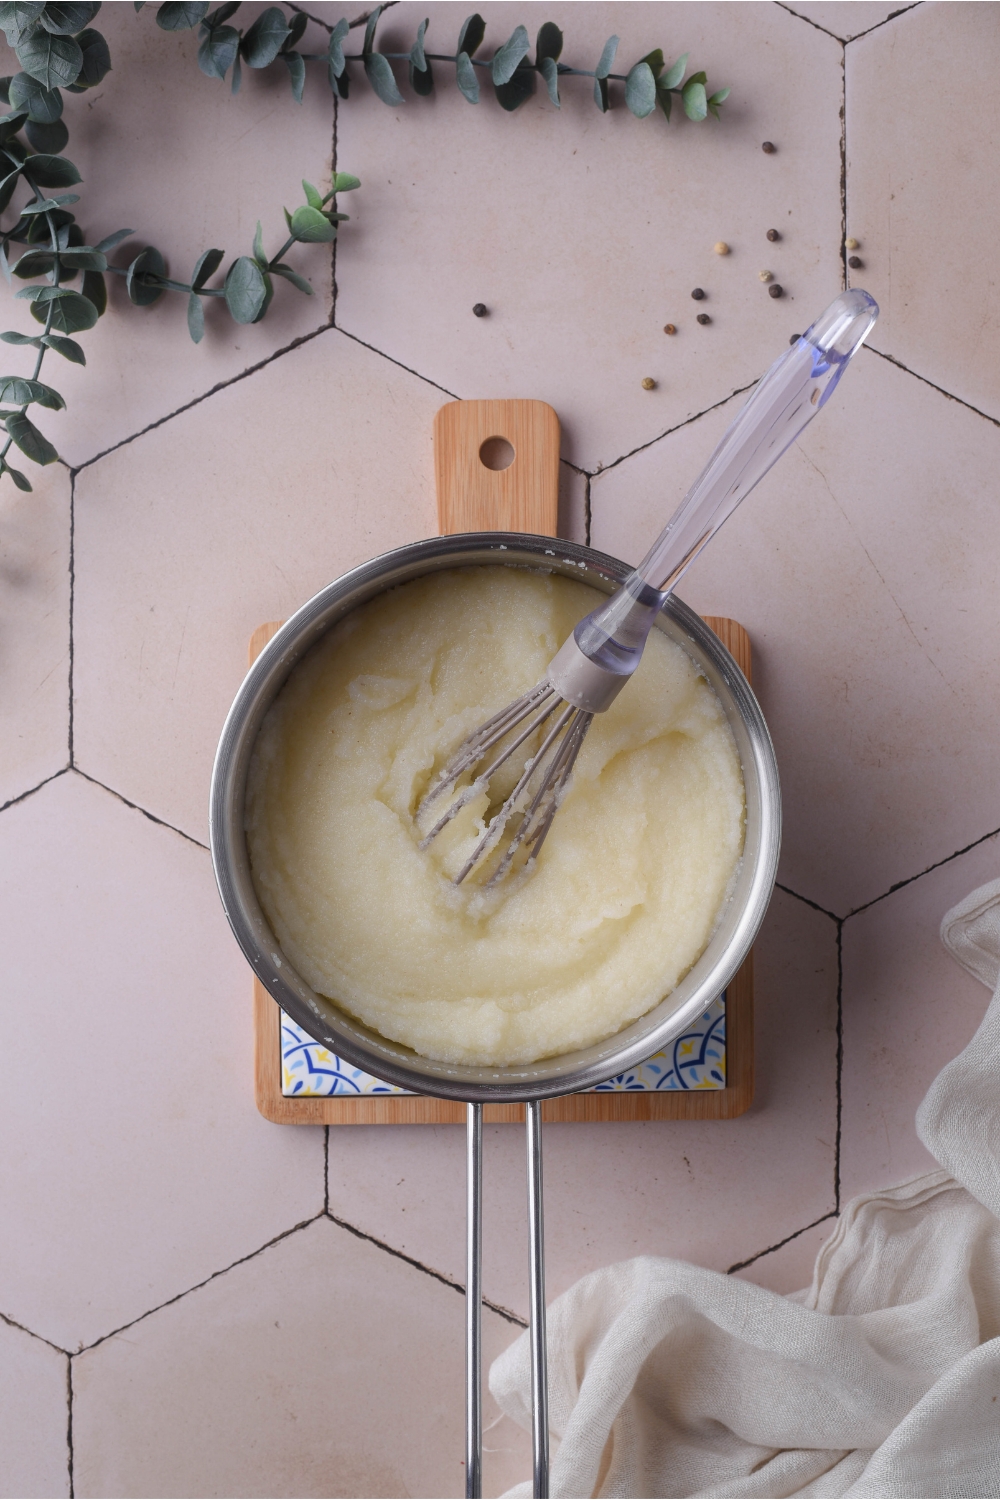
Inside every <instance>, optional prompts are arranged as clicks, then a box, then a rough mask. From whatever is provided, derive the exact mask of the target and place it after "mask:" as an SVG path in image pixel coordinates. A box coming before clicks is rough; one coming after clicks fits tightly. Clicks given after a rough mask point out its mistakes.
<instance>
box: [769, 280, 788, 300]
mask: <svg viewBox="0 0 1000 1500" xmlns="http://www.w3.org/2000/svg"><path fill="white" fill-rule="evenodd" d="M767 295H768V296H769V297H783V296H784V295H785V288H784V287H783V286H779V285H778V283H777V282H775V283H774V285H773V286H769V287H768V289H767Z"/></svg>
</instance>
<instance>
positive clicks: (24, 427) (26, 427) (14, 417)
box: [7, 411, 59, 464]
mask: <svg viewBox="0 0 1000 1500" xmlns="http://www.w3.org/2000/svg"><path fill="white" fill-rule="evenodd" d="M7 431H8V432H9V433H10V436H11V437H12V438H13V439H14V442H15V443H16V444H17V446H18V447H19V448H20V450H21V452H22V453H23V454H24V456H25V457H26V458H30V459H31V460H32V461H33V462H34V463H36V464H54V463H55V462H56V460H57V459H58V457H59V454H58V453H57V452H56V450H55V448H53V446H52V444H51V443H50V442H49V440H48V438H47V437H44V436H43V434H42V433H40V432H39V430H38V428H37V427H36V426H35V424H34V422H31V421H29V420H28V418H27V417H26V416H25V415H24V413H23V412H20V411H15V412H11V414H10V416H9V417H8V418H7Z"/></svg>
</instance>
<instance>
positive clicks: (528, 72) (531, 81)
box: [493, 60, 538, 112]
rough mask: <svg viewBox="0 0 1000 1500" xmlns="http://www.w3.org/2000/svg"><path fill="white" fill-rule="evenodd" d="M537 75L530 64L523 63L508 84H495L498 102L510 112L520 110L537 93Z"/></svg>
mask: <svg viewBox="0 0 1000 1500" xmlns="http://www.w3.org/2000/svg"><path fill="white" fill-rule="evenodd" d="M537 76H538V75H537V74H536V72H535V70H534V68H533V67H532V66H531V64H530V63H529V62H526V61H523V60H522V61H521V62H520V63H519V64H518V66H517V67H516V68H515V70H514V72H513V74H512V76H511V77H510V78H508V80H507V82H506V83H495V84H494V85H493V92H494V94H496V96H497V102H498V103H499V104H500V105H501V107H502V108H503V109H505V110H507V111H508V112H512V111H513V110H515V109H519V108H520V107H521V105H522V104H523V103H524V102H525V100H526V99H530V98H531V96H532V94H533V93H534V92H535V79H536V78H537Z"/></svg>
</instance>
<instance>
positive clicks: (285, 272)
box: [271, 261, 313, 297]
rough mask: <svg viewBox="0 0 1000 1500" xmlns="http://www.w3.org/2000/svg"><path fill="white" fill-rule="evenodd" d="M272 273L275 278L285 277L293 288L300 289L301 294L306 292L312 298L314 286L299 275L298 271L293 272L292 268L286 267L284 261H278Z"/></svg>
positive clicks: (272, 268)
mask: <svg viewBox="0 0 1000 1500" xmlns="http://www.w3.org/2000/svg"><path fill="white" fill-rule="evenodd" d="M271 271H272V272H273V273H274V275H275V276H283V277H284V278H285V280H286V281H290V282H291V283H292V286H296V287H298V289H299V291H300V292H305V294H306V296H307V297H311V296H312V294H313V289H312V286H311V285H310V284H309V282H308V281H307V280H306V278H305V277H304V276H300V275H299V273H298V271H293V270H292V268H291V266H286V265H285V264H284V263H283V262H282V261H277V262H276V263H275V264H274V265H273V266H272V267H271Z"/></svg>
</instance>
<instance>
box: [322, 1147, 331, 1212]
mask: <svg viewBox="0 0 1000 1500" xmlns="http://www.w3.org/2000/svg"><path fill="white" fill-rule="evenodd" d="M323 1130H324V1132H325V1133H324V1137H323V1212H324V1213H325V1214H328V1213H329V1212H330V1127H329V1125H324V1127H323Z"/></svg>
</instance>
